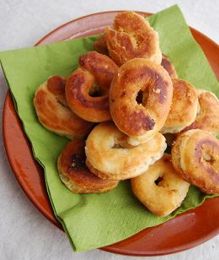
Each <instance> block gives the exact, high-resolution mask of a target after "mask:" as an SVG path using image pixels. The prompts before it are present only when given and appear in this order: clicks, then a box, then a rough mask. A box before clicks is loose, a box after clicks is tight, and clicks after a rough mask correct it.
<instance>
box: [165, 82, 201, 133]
mask: <svg viewBox="0 0 219 260" xmlns="http://www.w3.org/2000/svg"><path fill="white" fill-rule="evenodd" d="M172 82H173V99H172V105H171V109H170V112H169V115H168V117H167V120H166V122H165V124H164V126H163V128H162V130H161V132H162V133H178V132H180V131H181V130H182V129H184V128H185V127H187V126H189V125H191V123H193V122H194V121H195V118H196V115H197V113H198V108H199V105H198V93H197V91H196V89H195V88H194V87H193V86H192V85H191V84H189V83H188V82H186V81H185V80H181V79H173V80H172Z"/></svg>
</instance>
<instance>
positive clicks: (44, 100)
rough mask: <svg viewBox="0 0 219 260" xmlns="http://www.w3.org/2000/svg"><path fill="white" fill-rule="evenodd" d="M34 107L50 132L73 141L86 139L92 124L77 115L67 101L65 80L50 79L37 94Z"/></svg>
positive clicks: (58, 78)
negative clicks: (79, 138) (78, 138)
mask: <svg viewBox="0 0 219 260" xmlns="http://www.w3.org/2000/svg"><path fill="white" fill-rule="evenodd" d="M33 102H34V107H35V110H36V114H37V116H38V119H39V121H40V122H41V124H42V125H43V126H44V127H45V128H47V129H48V130H50V131H52V132H55V133H57V134H60V135H65V136H67V137H68V138H70V139H72V138H74V137H84V136H85V135H87V134H88V132H89V131H90V129H91V127H92V124H91V123H89V122H86V121H84V120H83V119H81V118H79V117H78V116H77V115H75V114H74V113H73V112H72V111H71V110H70V109H69V108H68V106H67V103H66V99H65V79H63V78H61V77H59V76H53V77H50V78H49V79H48V80H47V81H46V82H44V83H43V84H42V85H41V86H40V87H39V88H38V89H37V90H36V92H35V96H34V100H33Z"/></svg>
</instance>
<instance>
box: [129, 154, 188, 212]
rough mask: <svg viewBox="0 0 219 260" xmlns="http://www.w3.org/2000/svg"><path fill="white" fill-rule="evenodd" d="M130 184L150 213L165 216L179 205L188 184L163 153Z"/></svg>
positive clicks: (168, 157)
mask: <svg viewBox="0 0 219 260" xmlns="http://www.w3.org/2000/svg"><path fill="white" fill-rule="evenodd" d="M131 186H132V191H133V193H134V194H135V196H136V197H137V198H138V199H139V200H140V201H141V202H142V204H143V205H144V206H145V207H147V208H148V209H149V210H150V211H151V212H152V213H154V214H156V215H158V216H167V215H169V214H170V213H171V212H173V211H174V210H175V209H177V208H178V207H179V206H180V205H181V203H182V201H183V200H184V199H185V197H186V194H187V193H188V190H189V186H190V184H189V183H188V182H186V181H184V180H183V179H182V178H181V177H179V176H178V175H177V173H176V170H175V169H174V168H173V165H172V163H171V156H170V155H167V154H165V155H164V156H163V157H162V158H161V159H160V160H158V161H156V162H155V163H154V164H153V165H151V166H150V167H149V169H148V170H147V171H146V172H144V173H143V174H142V175H140V176H138V177H135V178H133V179H131Z"/></svg>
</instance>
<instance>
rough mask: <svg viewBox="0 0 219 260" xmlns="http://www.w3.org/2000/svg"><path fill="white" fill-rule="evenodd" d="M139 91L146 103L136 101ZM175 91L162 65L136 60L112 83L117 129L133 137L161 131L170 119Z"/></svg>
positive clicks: (113, 109)
mask: <svg viewBox="0 0 219 260" xmlns="http://www.w3.org/2000/svg"><path fill="white" fill-rule="evenodd" d="M139 91H142V93H143V101H142V104H138V103H137V101H136V97H137V95H138V92H139ZM172 92H173V87H172V81H171V79H170V77H169V75H168V74H167V72H166V71H165V70H164V69H163V68H162V67H161V66H160V65H156V64H154V63H151V62H150V61H147V60H146V59H141V58H136V59H132V60H130V61H128V62H127V63H125V64H124V65H123V66H121V67H120V68H119V70H118V73H117V75H116V76H115V77H114V79H113V81H112V84H111V89H110V111H111V116H112V118H113V120H114V122H115V124H116V125H117V127H118V128H119V129H120V130H121V131H122V132H124V133H126V134H127V135H128V136H131V137H135V136H140V135H143V134H145V133H146V132H147V131H149V130H154V131H159V130H160V128H161V127H162V126H163V125H164V123H165V121H166V118H167V116H168V113H169V110H170V106H171V101H172Z"/></svg>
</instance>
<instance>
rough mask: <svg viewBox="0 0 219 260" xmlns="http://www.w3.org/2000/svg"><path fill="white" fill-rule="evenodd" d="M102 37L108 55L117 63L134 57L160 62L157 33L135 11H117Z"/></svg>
mask: <svg viewBox="0 0 219 260" xmlns="http://www.w3.org/2000/svg"><path fill="white" fill-rule="evenodd" d="M104 37H105V41H106V43H107V49H108V51H109V55H110V57H111V58H112V59H113V60H114V61H115V62H116V63H117V64H118V65H122V64H124V63H125V62H126V61H128V60H130V59H133V58H136V57H142V58H147V59H151V61H153V62H155V63H157V64H160V63H161V59H162V57H161V51H160V48H159V39H158V34H157V33H156V32H155V31H154V30H153V29H152V28H151V27H150V25H149V23H148V22H147V21H146V20H145V19H144V18H143V16H141V15H138V14H137V13H135V12H121V13H119V14H118V15H117V16H116V17H115V19H114V23H113V27H112V28H107V29H106V31H105V34H104Z"/></svg>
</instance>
